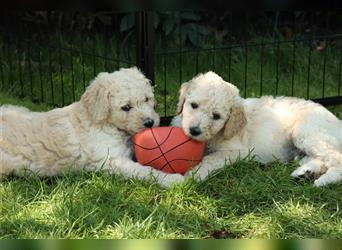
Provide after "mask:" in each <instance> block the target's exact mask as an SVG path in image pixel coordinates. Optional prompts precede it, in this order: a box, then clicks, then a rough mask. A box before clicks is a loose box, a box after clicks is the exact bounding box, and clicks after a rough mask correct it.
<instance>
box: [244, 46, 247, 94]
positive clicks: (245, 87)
mask: <svg viewBox="0 0 342 250" xmlns="http://www.w3.org/2000/svg"><path fill="white" fill-rule="evenodd" d="M247 51H248V48H247V44H246V41H245V93H244V97H245V98H246V97H247V60H248V56H247Z"/></svg>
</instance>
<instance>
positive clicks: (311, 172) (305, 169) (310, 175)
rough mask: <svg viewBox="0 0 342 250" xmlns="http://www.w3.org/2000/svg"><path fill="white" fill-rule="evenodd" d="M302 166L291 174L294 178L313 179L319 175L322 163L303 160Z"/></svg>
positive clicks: (314, 160) (315, 160)
mask: <svg viewBox="0 0 342 250" xmlns="http://www.w3.org/2000/svg"><path fill="white" fill-rule="evenodd" d="M301 163H302V165H301V166H300V167H298V168H297V169H296V170H294V171H293V172H292V174H291V176H292V177H294V178H305V179H314V178H316V177H317V176H318V175H319V174H320V173H321V166H322V162H321V161H320V160H318V159H310V160H308V159H303V161H301Z"/></svg>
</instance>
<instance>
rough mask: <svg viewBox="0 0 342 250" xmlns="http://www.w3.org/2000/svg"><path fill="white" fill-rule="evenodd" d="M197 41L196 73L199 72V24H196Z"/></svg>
mask: <svg viewBox="0 0 342 250" xmlns="http://www.w3.org/2000/svg"><path fill="white" fill-rule="evenodd" d="M196 41H197V45H196V54H195V56H196V64H195V67H196V69H195V72H196V75H197V74H198V46H199V44H200V43H199V36H198V26H196Z"/></svg>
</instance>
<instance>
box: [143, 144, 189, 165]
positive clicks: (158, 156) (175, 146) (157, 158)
mask: <svg viewBox="0 0 342 250" xmlns="http://www.w3.org/2000/svg"><path fill="white" fill-rule="evenodd" d="M189 141H191V138H189V139H187V140H186V141H183V142H182V143H180V144H178V145H177V146H175V147H173V148H171V149H169V150H167V151H166V152H165V153H164V154H165V155H166V154H167V153H169V152H170V151H172V150H174V149H175V148H178V147H179V146H182V145H184V144H185V143H187V142H189ZM157 144H158V143H157ZM159 149H160V150H161V148H159ZM162 156H163V155H160V156H158V157H156V158H154V159H152V160H150V161H149V162H146V163H144V164H143V165H148V164H150V163H151V162H153V161H155V160H158V159H159V158H160V157H162Z"/></svg>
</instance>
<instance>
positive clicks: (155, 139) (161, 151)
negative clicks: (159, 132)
mask: <svg viewBox="0 0 342 250" xmlns="http://www.w3.org/2000/svg"><path fill="white" fill-rule="evenodd" d="M151 133H152V136H153V138H154V141H155V142H156V143H157V145H158V148H159V151H160V153H161V154H162V156H163V157H164V159H165V161H166V165H169V167H170V168H171V169H172V171H173V172H174V173H176V171H175V170H174V169H173V167H171V165H170V163H169V161H168V160H167V158H166V157H165V155H164V152H163V150H162V149H161V148H160V145H159V143H158V142H157V138H156V137H155V136H154V133H153V130H152V129H151ZM170 134H171V133H170ZM161 170H163V168H162V169H161Z"/></svg>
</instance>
